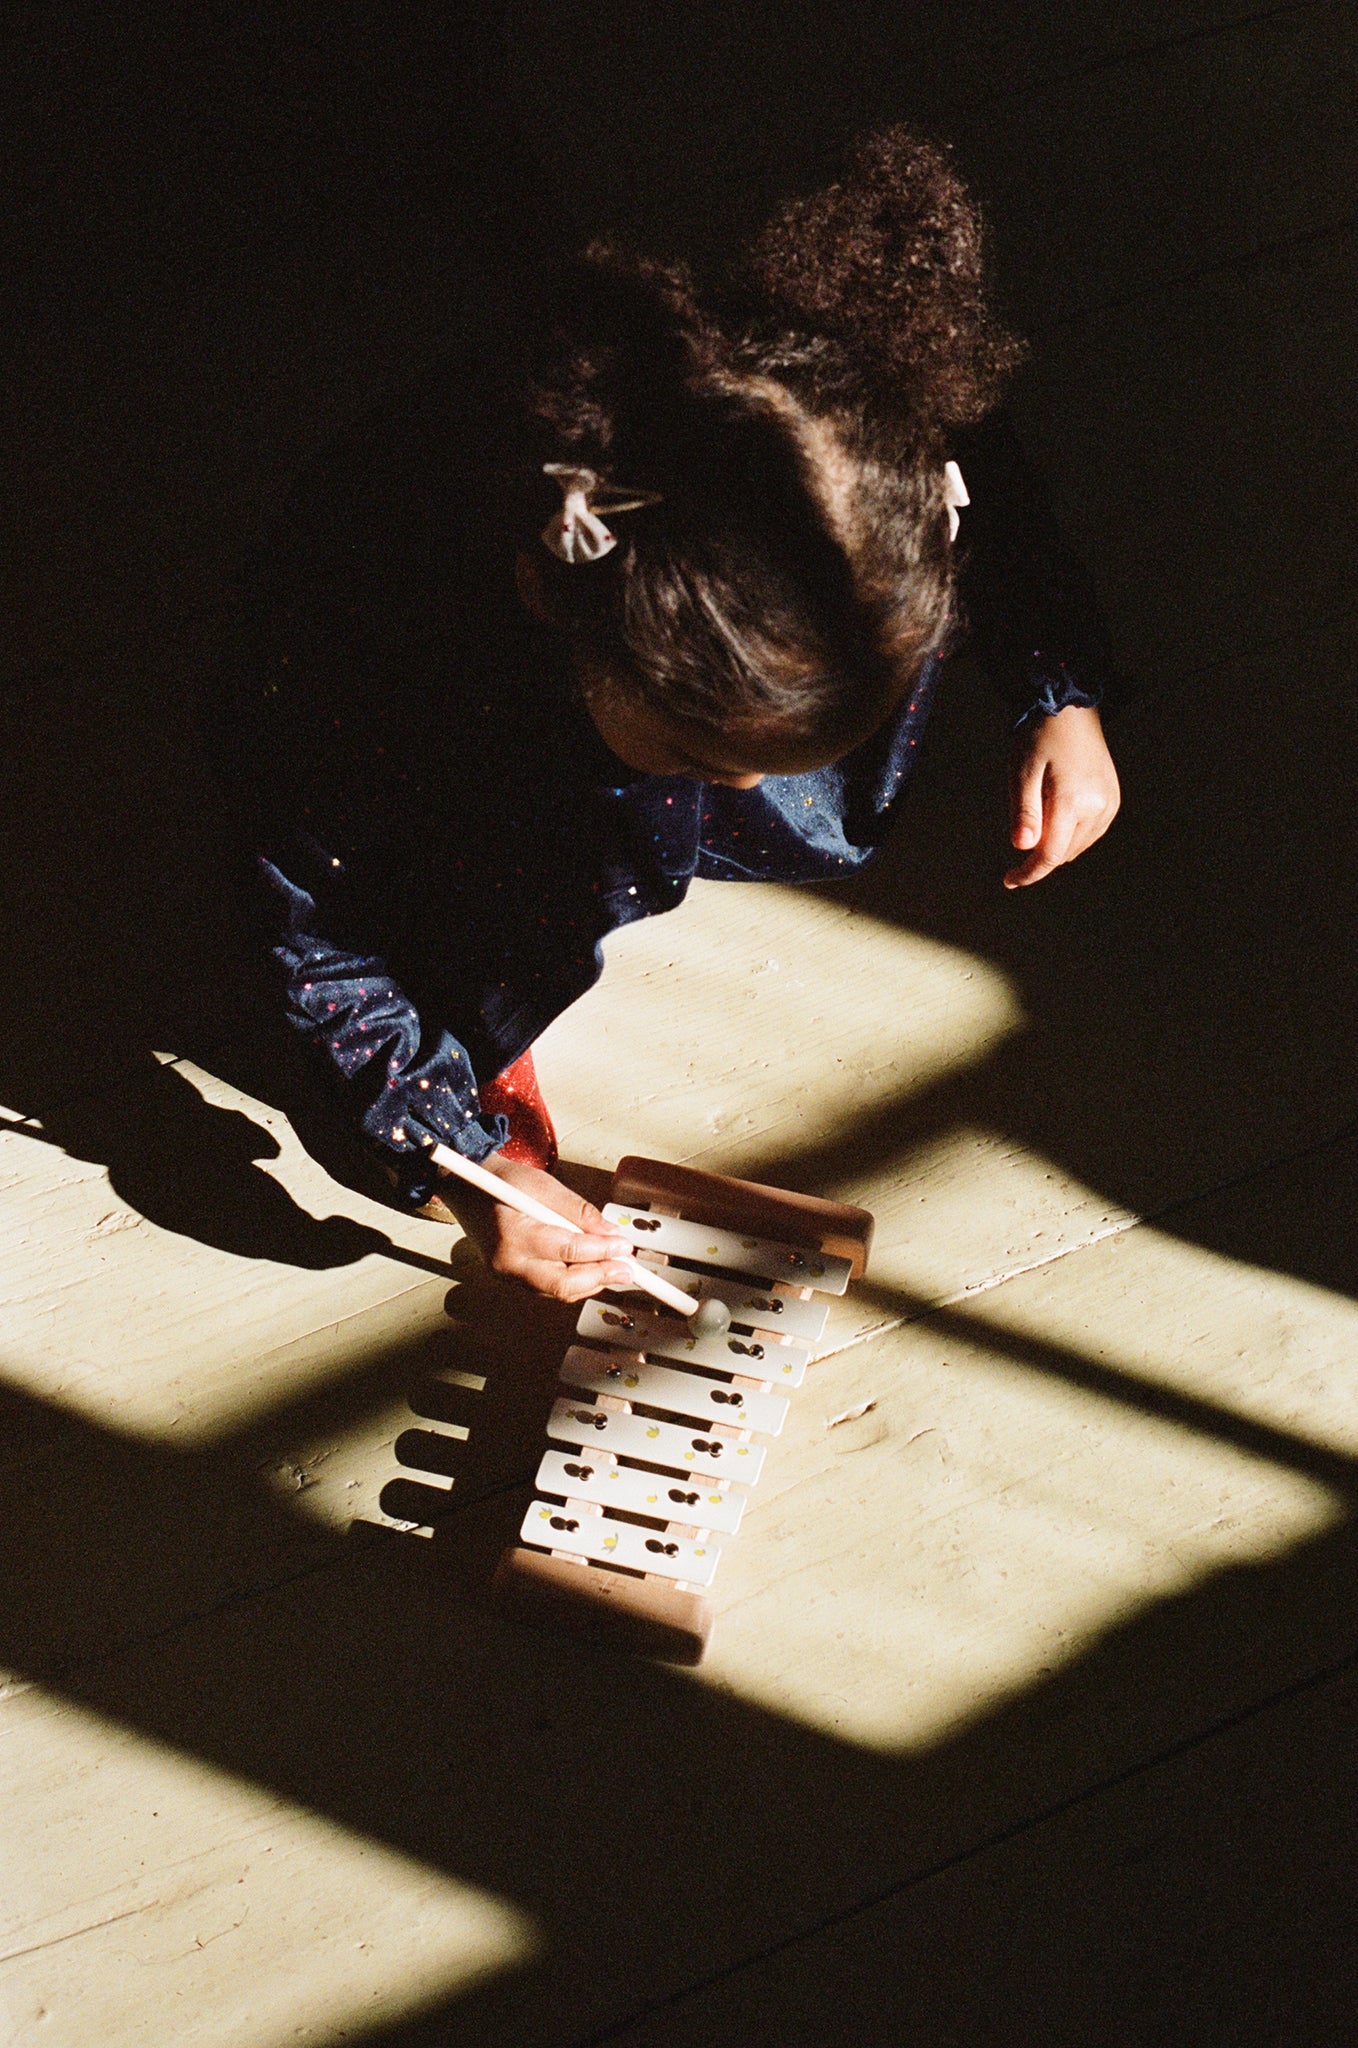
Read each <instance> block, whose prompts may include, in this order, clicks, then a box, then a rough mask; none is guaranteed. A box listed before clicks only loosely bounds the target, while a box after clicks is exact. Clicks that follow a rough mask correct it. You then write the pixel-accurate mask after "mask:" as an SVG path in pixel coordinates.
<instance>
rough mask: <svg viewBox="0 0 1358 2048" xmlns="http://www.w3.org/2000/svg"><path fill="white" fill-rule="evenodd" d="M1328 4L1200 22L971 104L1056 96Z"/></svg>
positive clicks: (1292, 1)
mask: <svg viewBox="0 0 1358 2048" xmlns="http://www.w3.org/2000/svg"><path fill="white" fill-rule="evenodd" d="M1327 6H1328V0H1281V4H1280V5H1278V6H1276V7H1264V8H1260V9H1259V11H1258V12H1257V13H1255V14H1241V15H1237V16H1235V17H1234V18H1233V19H1231V20H1230V21H1213V22H1204V23H1203V24H1202V26H1201V27H1200V28H1186V29H1181V30H1180V32H1179V33H1178V35H1173V36H1166V37H1164V38H1163V40H1162V41H1160V42H1158V43H1125V44H1124V45H1123V47H1122V48H1121V49H1120V50H1108V51H1106V52H1105V53H1104V55H1103V56H1101V57H1087V58H1086V59H1085V60H1084V62H1083V63H1081V64H1075V65H1072V66H1071V68H1070V69H1069V70H1068V71H1053V72H1051V73H1050V74H1049V75H1047V76H1045V77H1043V78H1039V79H1025V80H1023V81H1022V82H1021V83H1020V84H1018V85H1014V86H1011V87H1010V88H1009V89H1008V90H1007V91H1005V92H998V93H995V94H993V95H991V96H990V97H988V98H987V97H984V96H982V95H979V94H978V95H977V98H976V102H975V104H977V105H981V106H987V107H1001V106H1003V105H1004V104H1005V102H1006V101H1007V100H1025V101H1026V100H1028V99H1030V98H1031V97H1032V95H1033V93H1035V92H1041V93H1046V92H1057V91H1059V90H1060V89H1061V88H1062V87H1063V86H1067V85H1078V84H1080V82H1081V81H1082V80H1083V79H1086V78H1097V77H1098V75H1099V73H1100V72H1103V71H1117V70H1119V69H1120V68H1121V67H1122V66H1124V65H1131V64H1142V63H1148V62H1153V61H1154V60H1155V59H1156V58H1159V57H1163V56H1166V55H1168V54H1170V53H1171V52H1173V51H1175V50H1186V49H1189V48H1191V46H1192V45H1193V44H1194V43H1210V42H1215V41H1222V40H1224V39H1225V38H1226V37H1228V36H1233V35H1239V34H1242V33H1244V31H1246V30H1247V29H1252V28H1263V27H1266V26H1267V25H1268V23H1269V22H1271V21H1284V20H1286V19H1287V18H1288V16H1289V15H1302V14H1314V13H1316V12H1317V11H1323V10H1324V9H1325V8H1326V7H1327Z"/></svg>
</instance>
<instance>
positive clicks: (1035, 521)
mask: <svg viewBox="0 0 1358 2048" xmlns="http://www.w3.org/2000/svg"><path fill="white" fill-rule="evenodd" d="M956 454H957V460H958V462H959V464H960V465H961V469H962V474H963V477H964V479H965V481H966V486H967V491H968V493H969V496H970V501H971V502H970V504H969V506H968V507H967V509H966V510H965V511H964V512H963V514H962V529H961V536H960V544H961V545H962V547H963V548H964V550H965V554H964V563H963V569H962V576H961V598H962V607H963V612H964V615H965V623H966V625H967V626H968V627H969V629H970V633H971V637H972V640H973V643H974V645H975V647H976V651H977V653H978V654H979V655H980V657H981V660H982V662H983V663H984V665H985V667H986V670H987V672H988V673H989V675H990V676H991V678H992V680H993V681H994V683H995V684H996V686H997V687H998V688H999V689H1000V690H1001V691H1002V693H1003V694H1004V696H1005V697H1007V698H1008V700H1009V701H1010V703H1012V704H1013V705H1014V707H1015V709H1016V710H1017V711H1018V713H1019V717H1020V722H1021V721H1022V720H1023V719H1024V718H1029V717H1031V716H1032V715H1033V714H1034V713H1036V712H1046V713H1049V714H1050V713H1054V712H1057V711H1063V710H1064V709H1065V708H1066V706H1067V705H1068V704H1082V705H1090V706H1097V705H1101V704H1103V703H1104V702H1105V700H1106V699H1111V698H1113V697H1114V696H1115V695H1118V694H1120V693H1121V689H1122V679H1121V678H1120V677H1119V676H1118V673H1117V670H1116V668H1115V666H1114V662H1113V654H1112V649H1111V646H1110V644H1109V637H1108V629H1107V625H1106V624H1105V621H1104V616H1103V612H1102V609H1101V607H1100V604H1099V600H1098V597H1097V596H1096V594H1095V591H1094V586H1093V583H1092V581H1091V579H1090V575H1089V572H1088V570H1087V569H1086V568H1085V566H1084V564H1083V562H1081V561H1080V559H1079V557H1078V556H1077V555H1075V554H1074V553H1073V552H1072V550H1071V548H1070V547H1069V545H1068V544H1067V542H1066V540H1065V537H1064V535H1063V534H1062V532H1061V528H1060V526H1059V524H1058V522H1057V519H1056V515H1055V512H1054V511H1053V509H1052V504H1051V500H1050V497H1049V495H1048V492H1047V490H1046V487H1045V485H1044V484H1043V482H1042V480H1041V478H1040V477H1039V476H1038V475H1037V473H1036V472H1035V470H1034V469H1033V468H1032V465H1031V464H1030V463H1029V461H1028V459H1027V457H1026V456H1025V454H1024V451H1023V448H1022V445H1021V443H1020V441H1019V439H1018V437H1017V435H1016V434H1015V433H1014V431H1013V428H1012V427H1011V426H1010V424H1009V422H1008V420H1007V419H1006V418H1005V417H1004V416H1003V415H999V416H997V417H993V418H991V419H989V420H986V421H985V422H984V424H983V425H981V426H979V427H975V428H971V429H969V430H967V431H966V432H964V433H959V434H958V435H957V436H956Z"/></svg>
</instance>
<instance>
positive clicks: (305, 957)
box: [270, 869, 630, 1301]
mask: <svg viewBox="0 0 1358 2048" xmlns="http://www.w3.org/2000/svg"><path fill="white" fill-rule="evenodd" d="M273 874H274V877H275V883H274V885H273V886H274V890H275V893H277V891H278V885H279V884H280V883H281V884H282V886H283V888H284V890H286V891H287V892H288V894H290V895H291V896H292V898H293V900H294V903H295V905H296V906H297V908H298V909H299V910H300V908H301V906H302V905H304V904H305V905H311V899H310V897H308V896H307V895H306V893H305V892H304V891H301V890H297V889H295V888H294V886H293V885H292V884H287V883H284V882H283V878H282V877H281V876H280V875H279V874H278V871H277V869H274V870H273ZM312 907H313V908H314V906H312ZM307 922H309V920H307ZM270 952H271V955H272V958H273V960H274V962H275V964H276V966H277V967H278V968H279V969H280V970H281V972H282V976H283V982H284V996H285V1003H286V1013H287V1018H288V1022H289V1023H290V1024H291V1025H292V1027H293V1028H294V1030H296V1031H297V1032H298V1033H299V1035H300V1036H301V1037H303V1038H304V1039H305V1040H306V1042H307V1043H308V1044H309V1045H310V1046H311V1047H312V1048H313V1050H314V1051H315V1052H316V1053H317V1054H318V1055H319V1056H320V1058H321V1059H322V1061H323V1064H324V1066H325V1067H326V1068H328V1069H329V1073H330V1076H331V1078H332V1080H333V1082H334V1084H335V1086H336V1087H337V1089H338V1090H339V1092H340V1094H341V1095H342V1096H343V1097H345V1098H346V1099H347V1100H346V1107H347V1110H348V1114H349V1115H350V1117H351V1118H352V1120H353V1121H354V1122H355V1123H356V1124H357V1126H358V1128H359V1130H360V1131H361V1132H362V1133H363V1135H364V1136H365V1137H366V1138H367V1140H368V1141H369V1144H370V1145H371V1147H372V1148H373V1149H374V1151H375V1152H376V1154H377V1156H378V1158H379V1159H380V1160H381V1162H382V1163H383V1164H384V1165H385V1166H386V1167H387V1168H388V1170H389V1173H390V1174H391V1176H392V1178H393V1179H394V1180H395V1182H396V1186H397V1189H398V1191H399V1193H400V1195H401V1198H402V1200H403V1202H404V1203H406V1204H408V1205H409V1206H410V1207H411V1208H416V1209H418V1208H422V1207H423V1206H424V1205H425V1204H426V1203H427V1202H428V1201H429V1199H430V1197H431V1196H432V1195H433V1194H434V1193H435V1192H436V1191H437V1193H438V1194H439V1195H440V1196H441V1197H442V1199H443V1202H444V1204H445V1206H446V1207H448V1208H450V1209H451V1210H452V1211H453V1213H454V1214H455V1215H456V1217H457V1220H458V1221H459V1223H461V1224H462V1226H463V1228H464V1229H465V1230H466V1231H467V1233H468V1235H469V1236H471V1237H472V1238H473V1239H474V1240H475V1242H476V1243H477V1244H478V1245H479V1247H480V1249H481V1251H482V1254H483V1255H484V1257H485V1259H486V1263H487V1264H488V1265H489V1266H490V1268H491V1270H492V1271H493V1272H496V1273H499V1274H501V1275H503V1276H504V1277H505V1278H507V1279H513V1280H519V1281H522V1282H523V1283H524V1285H526V1286H528V1287H531V1288H533V1289H535V1290H536V1292H538V1293H539V1294H546V1295H549V1296H551V1297H552V1298H554V1299H555V1300H558V1301H583V1300H584V1299H585V1298H586V1296H588V1295H591V1294H598V1293H599V1292H600V1291H601V1290H602V1289H603V1288H605V1287H609V1286H613V1287H617V1286H626V1285H628V1284H630V1279H629V1269H628V1268H627V1266H626V1265H625V1264H623V1263H620V1262H619V1259H618V1250H619V1247H621V1248H622V1250H623V1251H624V1252H626V1251H627V1250H629V1249H630V1245H629V1241H628V1240H627V1239H626V1238H625V1237H624V1235H623V1233H622V1232H621V1231H619V1230H618V1229H617V1228H616V1226H614V1225H613V1224H610V1223H607V1222H606V1221H605V1220H604V1218H603V1217H602V1216H601V1215H600V1214H599V1212H598V1210H597V1209H595V1208H593V1207H592V1205H591V1204H590V1203H588V1202H584V1201H582V1200H581V1199H580V1197H579V1196H578V1195H576V1194H574V1193H573V1192H572V1191H571V1190H570V1189H569V1188H567V1187H564V1186H563V1185H562V1184H561V1182H560V1181H557V1180H554V1179H553V1178H552V1176H551V1175H550V1174H547V1173H544V1172H541V1171H539V1170H538V1169H537V1168H535V1167H531V1166H525V1165H522V1164H520V1163H517V1162H513V1161H509V1160H504V1159H501V1158H500V1157H499V1155H498V1152H497V1149H496V1148H497V1147H498V1146H500V1145H501V1144H503V1143H504V1139H505V1136H506V1126H505V1121H504V1118H503V1117H499V1116H495V1117H488V1116H486V1115H484V1114H483V1113H482V1110H481V1106H480V1100H479V1097H478V1093H477V1087H476V1077H475V1075H474V1074H473V1072H472V1068H471V1062H470V1060H469V1059H468V1057H467V1054H466V1051H465V1049H464V1048H463V1047H462V1046H461V1045H460V1044H459V1043H458V1041H457V1040H456V1039H455V1038H454V1037H453V1035H452V1033H451V1032H449V1031H448V1030H446V1029H442V1028H431V1027H429V1026H428V1025H426V1024H425V1023H424V1022H423V1021H422V1020H421V1017H420V1014H419V1011H418V1010H417V1008H416V1006H415V1004H414V1003H413V1002H412V1000H411V998H410V997H409V996H408V995H407V994H406V992H405V991H404V990H403V989H402V988H401V986H400V985H399V983H398V982H397V981H396V980H395V978H394V977H393V976H392V974H391V973H390V971H389V970H388V968H387V965H386V963H385V961H383V960H381V959H379V958H377V957H376V956H374V955H369V954H365V953H363V952H359V951H356V950H354V949H353V948H349V947H344V946H341V945H336V944H332V943H330V942H329V941H327V940H325V939H323V938H321V937H320V936H319V935H318V934H317V933H316V932H315V931H313V930H309V929H308V930H303V929H301V921H300V920H298V921H294V923H293V925H292V928H291V930H290V931H289V932H288V933H286V934H285V935H280V936H279V937H277V938H276V939H275V941H274V943H273V944H272V945H271V947H270ZM436 1143H437V1144H443V1145H447V1146H449V1147H451V1148H452V1149H453V1150H454V1151H456V1152H458V1153H460V1154H462V1155H463V1157H465V1158H468V1159H473V1160H476V1161H478V1162H481V1163H484V1164H485V1165H486V1167H487V1168H488V1169H489V1170H490V1171H491V1172H492V1173H495V1174H497V1175H500V1176H502V1177H503V1178H504V1179H505V1180H506V1181H509V1182H511V1183H513V1184H514V1185H515V1186H517V1187H520V1188H523V1189H524V1190H525V1191H526V1192H528V1193H531V1194H533V1195H534V1196H536V1198H537V1199H538V1200H539V1201H540V1202H542V1203H544V1204H545V1205H546V1206H547V1207H548V1208H551V1209H555V1210H557V1211H558V1212H559V1213H560V1214H561V1216H562V1217H563V1218H564V1219H565V1225H566V1226H571V1225H573V1226H574V1230H572V1229H571V1228H569V1227H563V1228H562V1229H561V1230H559V1231H557V1230H553V1229H552V1228H551V1227H550V1225H548V1224H546V1223H543V1222H540V1221H537V1220H535V1219H534V1218H532V1217H528V1216H524V1215H521V1214H519V1213H518V1212H517V1211H516V1210H514V1209H511V1208H509V1207H507V1206H506V1205H505V1204H503V1203H499V1202H492V1201H490V1200H488V1199H487V1198H486V1197H484V1196H481V1195H477V1194H474V1193H473V1192H472V1191H471V1190H468V1189H465V1188H458V1189H457V1192H456V1193H455V1194H453V1193H452V1189H453V1186H454V1184H452V1183H450V1182H449V1181H447V1180H446V1179H444V1178H442V1177H441V1176H440V1175H439V1173H438V1172H437V1169H436V1168H435V1167H434V1165H433V1163H432V1160H431V1158H430V1151H431V1149H432V1147H433V1145H434V1144H436ZM577 1232H584V1233H585V1234H584V1235H577V1234H576V1233H577Z"/></svg>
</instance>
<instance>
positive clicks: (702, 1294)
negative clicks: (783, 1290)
mask: <svg viewBox="0 0 1358 2048" xmlns="http://www.w3.org/2000/svg"><path fill="white" fill-rule="evenodd" d="M637 1260H638V1263H639V1264H640V1265H643V1266H650V1265H654V1266H656V1267H657V1268H659V1269H660V1270H662V1271H663V1272H664V1274H665V1277H666V1279H668V1280H672V1281H673V1282H674V1284H675V1286H676V1287H678V1288H679V1289H680V1291H681V1292H682V1293H684V1294H688V1295H691V1296H692V1298H693V1299H694V1300H695V1301H724V1302H725V1303H726V1306H727V1307H728V1308H729V1309H730V1311H731V1321H732V1322H733V1323H742V1324H744V1325H745V1326H746V1327H747V1328H749V1329H752V1330H771V1331H772V1332H773V1333H774V1335H775V1336H778V1337H795V1338H796V1339H797V1341H798V1343H800V1344H807V1345H810V1346H811V1347H812V1351H813V1353H814V1349H815V1346H816V1345H817V1344H818V1343H819V1342H820V1339H821V1337H822V1336H823V1335H824V1334H825V1325H826V1322H827V1320H828V1319H829V1314H830V1304H829V1302H828V1301H799V1300H798V1299H797V1297H796V1295H795V1294H778V1293H777V1292H775V1291H773V1290H772V1289H770V1288H767V1287H745V1286H743V1285H742V1284H741V1282H740V1281H739V1280H716V1279H711V1278H709V1276H708V1275H707V1274H706V1273H686V1272H685V1271H684V1269H683V1267H682V1266H664V1265H662V1262H661V1261H660V1260H659V1259H657V1258H655V1257H654V1255H653V1254H648V1253H646V1252H638V1253H637Z"/></svg>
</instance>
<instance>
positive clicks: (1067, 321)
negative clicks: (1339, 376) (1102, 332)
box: [1032, 213, 1358, 336]
mask: <svg viewBox="0 0 1358 2048" xmlns="http://www.w3.org/2000/svg"><path fill="white" fill-rule="evenodd" d="M1355 227H1358V214H1354V213H1344V214H1339V215H1337V216H1336V217H1335V218H1334V219H1333V220H1329V221H1324V222H1322V223H1321V225H1320V226H1319V227H1313V228H1300V229H1298V230H1297V232H1296V233H1295V234H1290V235H1279V236H1277V237H1275V238H1274V239H1273V240H1272V241H1268V242H1256V243H1255V244H1254V246H1253V247H1252V248H1249V249H1241V250H1239V251H1237V253H1236V254H1235V255H1234V256H1225V257H1221V258H1219V259H1218V260H1217V261H1215V262H1208V263H1197V264H1194V265H1193V266H1192V267H1191V268H1190V269H1188V270H1177V271H1170V272H1167V273H1166V275H1165V276H1164V277H1160V278H1157V279H1156V280H1155V282H1154V284H1148V285H1147V286H1146V288H1145V290H1144V291H1139V292H1123V293H1121V294H1120V295H1119V296H1117V297H1115V298H1107V299H1097V300H1093V301H1091V303H1090V304H1089V305H1088V306H1080V307H1077V308H1076V309H1075V310H1074V311H1073V312H1070V313H1062V314H1059V315H1058V316H1057V317H1056V318H1055V319H1053V320H1050V321H1042V322H1038V323H1032V324H1033V331H1034V333H1035V334H1037V335H1039V336H1041V335H1043V334H1069V333H1071V332H1073V331H1076V330H1078V329H1080V328H1082V327H1093V326H1097V325H1098V323H1099V322H1100V321H1102V320H1106V319H1108V318H1109V317H1110V316H1114V315H1118V314H1121V313H1125V312H1127V311H1128V310H1129V309H1130V308H1132V307H1136V306H1148V305H1153V304H1154V302H1155V301H1156V300H1157V299H1170V298H1174V297H1177V296H1178V294H1180V293H1181V292H1183V291H1185V290H1192V289H1193V287H1194V286H1195V285H1199V284H1203V283H1205V282H1206V281H1207V280H1208V279H1209V278H1214V277H1233V276H1238V277H1245V276H1248V274H1249V273H1250V271H1252V270H1257V269H1261V268H1262V267H1263V266H1264V265H1265V264H1267V263H1271V262H1274V261H1276V260H1277V259H1278V258H1279V257H1282V256H1295V255H1297V254H1299V253H1300V252H1301V251H1303V250H1306V249H1315V248H1319V247H1322V246H1323V245H1324V244H1325V243H1327V242H1336V243H1338V242H1342V241H1344V239H1345V238H1346V237H1347V236H1350V235H1352V233H1353V231H1354V229H1355Z"/></svg>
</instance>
